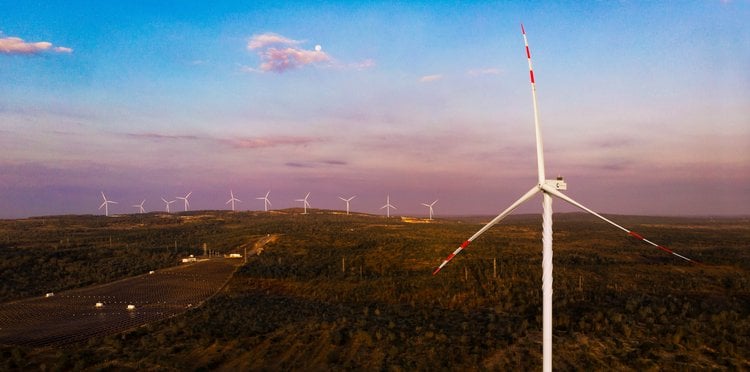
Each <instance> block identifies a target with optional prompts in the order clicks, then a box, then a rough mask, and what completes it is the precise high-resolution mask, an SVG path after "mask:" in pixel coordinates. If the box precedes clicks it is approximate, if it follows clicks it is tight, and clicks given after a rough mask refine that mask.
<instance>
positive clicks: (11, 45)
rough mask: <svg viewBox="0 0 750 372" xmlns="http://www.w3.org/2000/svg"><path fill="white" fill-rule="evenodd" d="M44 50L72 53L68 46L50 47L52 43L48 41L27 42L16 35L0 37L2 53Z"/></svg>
mask: <svg viewBox="0 0 750 372" xmlns="http://www.w3.org/2000/svg"><path fill="white" fill-rule="evenodd" d="M45 51H53V52H56V53H72V52H73V49H71V48H68V47H61V46H58V47H54V48H53V47H52V43H50V42H48V41H38V42H35V43H27V42H25V41H23V39H21V38H18V37H12V36H11V37H4V38H0V53H3V54H38V53H42V52H45Z"/></svg>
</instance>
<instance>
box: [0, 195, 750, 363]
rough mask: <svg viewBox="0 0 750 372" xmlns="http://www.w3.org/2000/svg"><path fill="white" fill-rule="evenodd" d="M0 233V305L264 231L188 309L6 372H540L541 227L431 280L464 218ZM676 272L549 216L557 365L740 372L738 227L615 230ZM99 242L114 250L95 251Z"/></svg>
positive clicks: (96, 224)
mask: <svg viewBox="0 0 750 372" xmlns="http://www.w3.org/2000/svg"><path fill="white" fill-rule="evenodd" d="M297 212H298V211H296V210H286V211H279V212H274V213H253V212H242V213H231V212H190V213H186V214H175V215H165V214H160V213H155V214H146V215H130V216H122V217H117V218H104V217H93V216H61V217H46V218H43V219H42V218H35V219H28V220H18V221H0V242H2V243H0V251H1V252H2V254H3V256H4V257H8V259H7V260H3V261H2V262H3V263H2V265H3V267H2V268H0V273H2V274H1V275H2V278H3V280H2V288H1V289H2V292H0V294H2V298H3V299H4V300H11V299H17V298H21V297H28V296H36V295H40V294H43V293H45V292H47V291H50V290H62V289H66V288H74V287H80V286H85V285H89V284H95V283H103V282H106V281H110V280H114V279H117V278H120V277H124V276H128V275H131V273H142V272H143V270H144V269H156V268H161V267H166V266H169V265H172V264H174V262H175V261H176V259H177V258H178V257H182V256H184V255H187V254H203V243H205V244H206V246H207V250H209V251H216V252H218V253H229V252H235V251H237V252H239V253H242V252H241V248H240V247H243V246H246V245H248V244H250V243H251V242H253V241H255V240H257V239H259V238H260V237H264V236H266V235H267V234H279V238H278V240H277V241H276V242H274V243H271V244H268V245H267V246H266V249H265V250H264V251H263V252H262V254H261V255H259V256H254V257H251V258H250V259H249V261H248V263H247V264H246V265H245V266H243V267H241V268H240V269H239V270H238V272H237V273H236V274H235V276H234V277H233V278H232V279H231V280H230V282H229V284H228V286H227V287H226V288H225V290H224V291H223V292H221V293H220V294H219V295H217V296H215V297H213V298H212V299H211V300H209V301H208V302H207V303H206V304H204V305H203V306H202V307H200V308H197V309H193V310H190V311H188V312H187V313H185V314H183V315H180V316H177V317H174V318H171V319H168V320H164V321H161V322H157V323H152V324H150V325H148V326H146V327H142V328H138V329H134V330H131V331H128V332H125V333H122V334H118V335H114V336H107V337H103V338H96V339H91V340H90V341H88V342H86V343H83V344H79V345H75V346H72V347H68V348H64V349H29V348H23V347H17V346H4V347H2V349H1V351H2V358H0V359H2V360H3V363H5V365H4V366H3V368H6V369H7V368H11V369H12V368H22V369H32V368H39V367H40V366H41V365H42V364H43V365H44V367H45V368H47V369H54V368H60V369H65V370H68V369H71V368H80V369H97V370H98V369H102V368H104V369H106V368H112V369H173V370H195V369H224V370H237V369H242V370H247V369H261V370H311V369H312V370H321V369H326V370H343V369H355V368H356V369H366V370H415V369H416V370H434V369H446V368H449V369H462V370H463V369H497V370H508V369H539V368H540V367H541V279H540V278H541V243H540V241H541V232H540V230H541V229H540V225H541V221H540V217H539V216H517V217H514V218H512V219H511V220H509V221H507V223H506V222H504V223H503V224H500V225H498V226H496V227H494V228H492V229H491V230H489V231H488V233H487V234H485V235H483V236H482V237H481V238H479V239H478V240H476V242H475V243H474V244H472V246H471V248H470V249H468V250H467V251H466V252H464V253H462V255H461V256H460V257H458V258H456V259H455V260H454V261H453V262H451V264H450V265H449V266H447V267H446V268H445V269H444V270H443V271H442V272H441V273H440V274H439V275H437V276H434V277H433V276H432V275H430V274H431V271H432V269H433V268H434V267H435V266H437V265H438V264H439V263H440V261H441V260H442V259H443V258H444V257H445V256H446V255H447V254H448V253H450V252H451V251H452V250H453V249H455V247H456V246H457V245H458V244H459V243H460V242H462V241H463V240H465V239H466V238H467V237H468V236H470V235H471V234H472V233H473V232H474V231H476V230H477V229H478V228H479V227H480V225H478V224H477V220H475V219H472V220H470V221H469V220H467V221H459V220H439V221H436V222H435V223H407V222H403V221H401V220H400V219H396V218H391V219H385V218H383V217H378V216H369V215H352V216H346V215H342V214H338V213H336V214H334V213H332V212H330V211H319V210H315V211H313V212H312V214H310V215H300V214H298V213H297ZM619 221H622V222H623V223H624V224H626V226H628V227H631V228H633V229H635V230H636V231H638V232H640V233H642V234H643V235H645V236H646V237H647V238H650V239H652V240H654V241H657V242H659V243H661V244H663V245H665V246H667V247H670V248H672V249H674V250H675V251H677V252H680V253H682V254H685V255H687V256H689V257H691V258H695V259H697V260H699V261H702V262H703V263H704V264H703V265H691V264H687V263H685V262H682V261H679V260H678V259H675V258H674V257H672V256H670V255H667V254H665V253H663V252H661V251H659V250H656V249H654V248H653V247H650V246H647V245H643V244H642V243H641V242H638V241H636V240H632V239H631V238H628V237H626V236H623V234H621V232H619V231H617V230H613V229H611V228H610V227H609V226H608V225H605V224H604V223H600V222H598V221H596V220H593V219H591V218H589V217H587V216H583V215H580V214H572V215H564V214H563V215H558V216H556V220H555V226H554V228H555V237H554V238H555V259H554V265H555V277H554V280H555V282H554V290H555V293H554V346H553V348H554V362H553V364H554V366H555V367H556V368H559V369H572V368H574V367H575V368H577V369H581V368H584V369H609V368H614V369H638V370H644V369H670V370H672V369H707V368H719V369H747V368H750V361H749V359H750V352H749V351H748V350H750V341H748V337H747V335H750V320H749V319H750V259H749V258H750V251H748V249H747V248H748V247H747V243H746V242H747V241H748V238H750V224H748V221H747V219H739V218H737V219H729V218H726V219H708V218H706V219H701V218H685V219H683V218H655V217H626V218H622V219H619ZM110 237H111V240H110Z"/></svg>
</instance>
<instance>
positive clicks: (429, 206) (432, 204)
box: [422, 199, 438, 220]
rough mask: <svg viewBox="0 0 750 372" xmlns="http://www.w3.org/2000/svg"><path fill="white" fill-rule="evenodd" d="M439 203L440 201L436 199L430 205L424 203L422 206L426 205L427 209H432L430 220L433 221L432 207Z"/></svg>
mask: <svg viewBox="0 0 750 372" xmlns="http://www.w3.org/2000/svg"><path fill="white" fill-rule="evenodd" d="M437 202H438V200H437V199H435V201H434V202H432V203H430V204H426V203H422V205H424V206H425V207H427V208H430V220H432V206H434V205H435V203H437Z"/></svg>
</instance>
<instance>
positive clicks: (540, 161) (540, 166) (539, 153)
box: [521, 24, 545, 185]
mask: <svg viewBox="0 0 750 372" xmlns="http://www.w3.org/2000/svg"><path fill="white" fill-rule="evenodd" d="M521 33H522V34H523V43H524V45H525V46H526V59H527V60H528V61H529V79H530V80H531V98H532V102H533V104H534V132H535V133H536V162H537V174H538V176H539V185H542V184H544V180H545V175H544V145H543V144H542V129H541V127H540V126H539V109H538V108H537V104H536V82H535V81H534V68H533V66H532V65H531V51H530V50H529V41H528V39H527V38H526V30H525V29H524V28H523V24H522V25H521Z"/></svg>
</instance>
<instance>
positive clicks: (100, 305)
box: [94, 302, 104, 309]
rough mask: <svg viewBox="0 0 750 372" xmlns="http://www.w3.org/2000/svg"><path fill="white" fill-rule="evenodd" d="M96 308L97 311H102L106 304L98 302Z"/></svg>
mask: <svg viewBox="0 0 750 372" xmlns="http://www.w3.org/2000/svg"><path fill="white" fill-rule="evenodd" d="M94 307H95V308H97V309H101V308H103V307H104V304H103V303H101V302H97V303H96V305H94Z"/></svg>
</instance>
